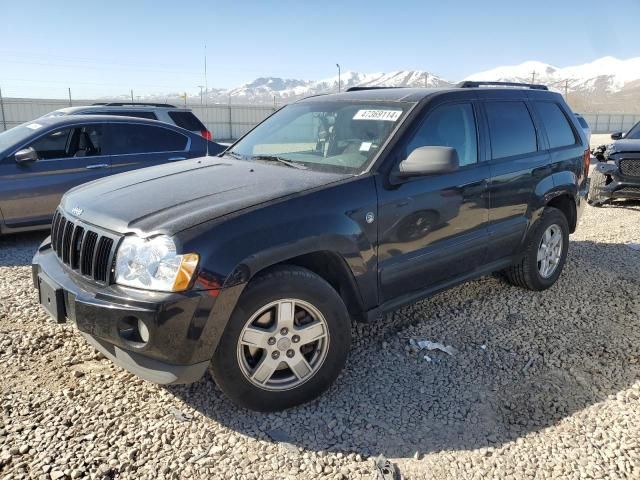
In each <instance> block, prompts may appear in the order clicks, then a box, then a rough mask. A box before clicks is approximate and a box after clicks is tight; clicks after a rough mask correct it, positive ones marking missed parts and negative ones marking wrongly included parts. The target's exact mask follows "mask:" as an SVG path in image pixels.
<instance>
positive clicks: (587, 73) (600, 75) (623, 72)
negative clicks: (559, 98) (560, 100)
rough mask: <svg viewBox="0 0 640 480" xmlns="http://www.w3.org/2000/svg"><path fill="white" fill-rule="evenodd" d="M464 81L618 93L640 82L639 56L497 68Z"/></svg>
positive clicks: (475, 74) (524, 64)
mask: <svg viewBox="0 0 640 480" xmlns="http://www.w3.org/2000/svg"><path fill="white" fill-rule="evenodd" d="M465 80H495V81H505V82H531V81H534V82H536V83H543V84H545V85H548V86H549V87H551V88H553V89H556V90H558V91H564V88H565V86H566V87H567V90H568V91H569V92H584V93H598V92H600V93H609V94H611V93H617V92H619V91H621V90H623V89H624V88H625V86H627V85H628V84H631V83H633V82H634V81H637V80H640V57H636V58H631V59H628V60H619V59H617V58H614V57H602V58H599V59H597V60H595V61H593V62H590V63H585V64H583V65H576V66H572V67H564V68H558V67H554V66H553V65H549V64H547V63H542V62H524V63H521V64H519V65H513V66H505V67H497V68H494V69H492V70H487V71H485V72H479V73H474V74H473V75H470V76H468V77H467V78H465Z"/></svg>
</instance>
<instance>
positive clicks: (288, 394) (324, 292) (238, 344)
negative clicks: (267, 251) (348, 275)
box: [211, 266, 351, 411]
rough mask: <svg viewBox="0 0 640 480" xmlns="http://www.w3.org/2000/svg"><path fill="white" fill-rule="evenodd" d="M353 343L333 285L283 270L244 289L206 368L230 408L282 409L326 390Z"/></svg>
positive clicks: (309, 274)
mask: <svg viewBox="0 0 640 480" xmlns="http://www.w3.org/2000/svg"><path fill="white" fill-rule="evenodd" d="M350 343H351V324H350V319H349V315H348V313H347V309H346V307H345V305H344V303H343V302H342V299H341V298H340V296H339V295H338V294H337V292H336V291H335V290H334V289H333V288H332V287H331V285H329V284H328V283H327V282H326V281H325V280H323V279H322V278H321V277H319V276H317V275H316V274H314V273H312V272H310V271H309V270H306V269H303V268H300V267H295V266H283V267H279V268H277V269H274V270H272V271H271V272H269V273H267V274H264V275H261V276H259V277H257V278H256V279H255V280H252V282H251V283H250V284H249V285H248V286H247V288H246V290H245V292H244V293H243V294H242V296H241V298H240V300H239V302H238V305H237V306H236V309H235V310H234V312H233V315H232V316H231V319H230V320H229V323H228V325H227V327H226V329H225V332H224V334H223V336H222V339H221V340H220V344H219V346H218V348H217V350H216V352H215V354H214V357H213V360H212V366H211V370H212V373H213V377H214V379H215V380H216V383H217V384H218V385H219V387H220V388H221V389H222V391H223V392H224V393H225V394H226V395H227V396H228V397H229V398H230V399H231V400H233V401H234V402H235V403H238V404H239V405H241V406H243V407H246V408H250V409H252V410H260V411H274V410H281V409H284V408H288V407H292V406H294V405H298V404H300V403H304V402H307V401H309V400H311V399H313V398H315V397H317V396H318V395H319V394H320V393H322V392H323V391H324V390H325V389H327V388H328V387H329V386H330V385H331V383H332V382H333V381H334V380H335V379H336V377H337V376H338V375H339V373H340V371H341V370H342V368H343V366H344V363H345V361H346V358H347V356H348V353H349V348H350Z"/></svg>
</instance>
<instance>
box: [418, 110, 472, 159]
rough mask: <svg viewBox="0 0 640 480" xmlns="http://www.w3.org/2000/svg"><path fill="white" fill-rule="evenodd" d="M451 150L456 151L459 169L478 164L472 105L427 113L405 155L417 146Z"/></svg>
mask: <svg viewBox="0 0 640 480" xmlns="http://www.w3.org/2000/svg"><path fill="white" fill-rule="evenodd" d="M427 146H438V147H452V148H454V149H455V150H456V152H458V159H459V160H460V166H461V167H462V166H465V165H472V164H474V163H477V161H478V140H477V134H476V120H475V117H474V115H473V106H472V105H471V104H469V103H458V104H453V105H444V106H441V107H437V108H436V109H435V110H434V111H433V112H431V113H429V115H428V116H427V118H426V119H425V121H424V122H423V123H422V125H421V126H420V128H419V129H418V131H417V132H416V133H415V134H414V136H413V137H412V138H411V140H410V141H409V143H408V144H407V148H406V156H408V155H409V154H410V153H411V152H412V151H413V150H415V149H416V148H419V147H427Z"/></svg>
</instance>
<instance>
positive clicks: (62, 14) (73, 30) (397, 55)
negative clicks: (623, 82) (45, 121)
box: [0, 0, 640, 98]
mask: <svg viewBox="0 0 640 480" xmlns="http://www.w3.org/2000/svg"><path fill="white" fill-rule="evenodd" d="M607 5H611V4H608V3H607V2H604V1H592V0H581V1H573V0H554V1H547V0H537V1H536V2H519V1H517V0H510V1H491V0H485V1H482V2H479V1H477V0H472V1H468V0H456V1H447V2H442V1H440V2H432V1H428V0H412V1H408V0H392V1H389V0H384V1H378V0H368V1H359V0H358V1H350V0H342V1H333V0H325V1H320V0H315V1H313V2H311V1H306V0H298V1H289V0H281V1H270V2H269V1H264V0H263V1H249V0H234V1H227V2H219V1H206V0H200V1H192V0H182V1H179V2H176V1H165V0H155V1H150V0H128V1H121V0H110V1H105V2H87V1H86V0H83V1H76V0H65V1H62V2H52V1H41V0H30V1H28V2H25V1H15V0H0V18H1V19H2V20H3V22H2V23H3V26H2V28H1V29H0V88H1V89H2V94H3V95H4V96H6V97H48V98H64V97H66V96H67V95H68V90H67V89H68V88H71V90H72V95H73V97H74V98H96V97H102V96H110V95H124V94H129V92H130V90H131V89H133V91H134V95H135V96H138V95H147V94H161V93H165V94H166V93H175V92H182V91H186V92H188V93H189V94H196V93H198V92H199V91H200V90H199V85H204V84H205V76H204V58H205V51H206V58H207V70H208V72H207V84H208V86H209V87H210V88H211V87H215V88H231V87H236V86H239V85H241V84H243V83H246V82H250V81H252V80H254V79H255V78H258V77H268V76H274V77H282V78H296V79H305V80H319V79H323V78H329V77H333V76H335V75H336V73H337V70H336V63H340V65H341V67H342V71H343V72H346V71H358V72H367V73H368V72H390V71H394V70H414V69H415V70H427V71H429V72H432V73H434V74H436V75H439V76H441V77H443V78H445V79H447V80H460V79H462V78H464V77H465V76H467V75H470V74H472V73H476V72H479V71H482V70H488V69H491V68H494V67H497V66H500V65H511V64H518V63H522V62H524V61H527V60H539V61H542V62H545V63H550V64H552V65H555V66H557V67H564V66H569V65H577V64H582V63H586V62H590V61H593V60H595V59H597V58H599V57H602V56H605V55H611V56H614V57H617V58H621V59H626V58H631V57H634V56H638V55H640V48H639V47H638V45H639V44H638V40H637V36H636V33H635V32H636V31H637V21H638V19H640V0H619V1H616V2H615V8H614V7H610V6H607ZM205 45H206V50H205Z"/></svg>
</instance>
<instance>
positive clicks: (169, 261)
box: [116, 235, 199, 292]
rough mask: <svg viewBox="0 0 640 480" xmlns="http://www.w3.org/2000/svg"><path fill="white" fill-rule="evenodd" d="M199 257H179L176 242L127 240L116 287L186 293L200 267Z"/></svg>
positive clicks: (166, 239) (159, 238)
mask: <svg viewBox="0 0 640 480" xmlns="http://www.w3.org/2000/svg"><path fill="white" fill-rule="evenodd" d="M198 260H199V258H198V255H197V254H195V253H186V254H182V255H178V254H177V253H176V244H175V243H174V241H173V240H172V239H171V238H169V237H167V236H165V235H160V236H157V237H153V238H149V239H146V238H140V237H137V236H135V235H132V236H128V237H125V238H124V240H123V241H122V243H121V244H120V247H119V248H118V253H117V255H116V283H118V284H120V285H126V286H128V287H135V288H143V289H145V290H157V291H162V292H179V291H181V290H185V289H186V288H187V287H188V286H189V283H191V277H192V276H193V273H194V272H195V270H196V267H197V266H198Z"/></svg>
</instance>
